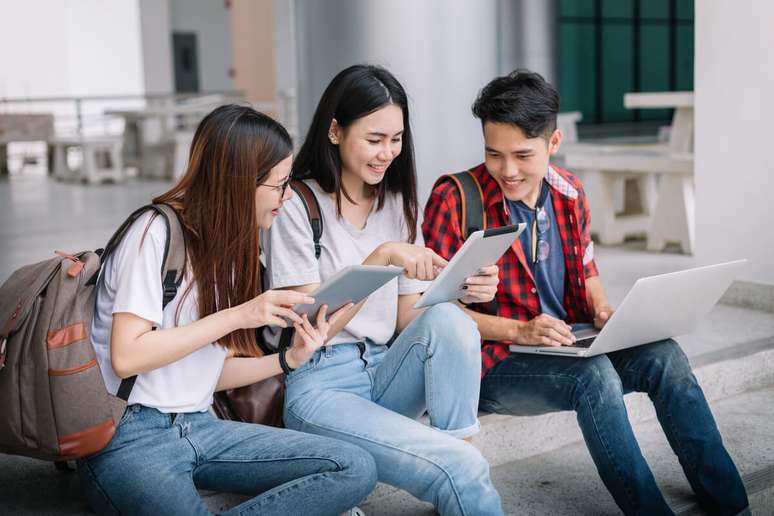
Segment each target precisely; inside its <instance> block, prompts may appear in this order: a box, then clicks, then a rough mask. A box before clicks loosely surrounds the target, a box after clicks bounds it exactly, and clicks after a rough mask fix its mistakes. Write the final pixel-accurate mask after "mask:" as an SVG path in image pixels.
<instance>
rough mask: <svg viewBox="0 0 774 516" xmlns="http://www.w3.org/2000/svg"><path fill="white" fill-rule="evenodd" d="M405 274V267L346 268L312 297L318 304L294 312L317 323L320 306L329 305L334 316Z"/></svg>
mask: <svg viewBox="0 0 774 516" xmlns="http://www.w3.org/2000/svg"><path fill="white" fill-rule="evenodd" d="M402 272H403V268H402V267H392V266H381V265H350V266H348V267H344V268H343V269H341V270H340V271H339V272H337V273H336V274H334V275H333V276H331V277H330V278H328V279H327V280H326V281H325V282H324V283H323V284H322V285H320V286H319V287H318V288H317V290H315V291H314V292H311V293H310V294H309V295H310V296H311V297H313V298H314V304H310V305H295V306H293V311H294V312H296V313H297V314H298V315H304V314H307V315H308V316H309V319H311V320H315V319H316V318H317V312H318V311H319V310H320V307H321V306H322V305H328V313H329V314H332V313H333V312H336V311H337V310H338V309H339V308H341V307H343V306H345V305H347V304H349V303H359V302H360V301H362V300H363V299H365V298H366V297H368V296H369V295H370V294H371V293H372V292H374V291H375V290H377V289H379V288H380V287H382V286H383V285H384V284H386V283H387V282H388V281H390V280H391V279H393V278H396V277H398V276H399V275H400V274H401V273H402Z"/></svg>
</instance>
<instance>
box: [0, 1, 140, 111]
mask: <svg viewBox="0 0 774 516" xmlns="http://www.w3.org/2000/svg"><path fill="white" fill-rule="evenodd" d="M0 13H2V14H0V56H2V65H0V97H19V96H31V97H33V96H34V97H40V96H64V95H109V94H139V93H142V91H143V79H142V58H141V55H140V52H139V50H140V31H139V9H138V4H137V0H116V1H112V2H109V3H108V2H104V1H101V0H29V1H24V2H18V1H15V0H0Z"/></svg>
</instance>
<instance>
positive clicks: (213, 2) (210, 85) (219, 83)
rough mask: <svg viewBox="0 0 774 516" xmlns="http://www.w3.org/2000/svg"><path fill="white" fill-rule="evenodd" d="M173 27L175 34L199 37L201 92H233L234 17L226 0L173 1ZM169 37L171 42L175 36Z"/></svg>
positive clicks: (171, 13)
mask: <svg viewBox="0 0 774 516" xmlns="http://www.w3.org/2000/svg"><path fill="white" fill-rule="evenodd" d="M170 24H171V30H172V31H174V32H195V33H196V34H197V38H196V39H197V41H196V43H197V45H198V55H199V89H200V90H201V91H203V92H207V91H231V90H233V89H234V81H233V79H232V78H231V77H229V69H230V68H231V66H232V63H233V61H234V59H233V44H232V41H231V18H230V17H229V12H228V9H227V8H226V7H225V4H224V2H223V0H171V4H170ZM169 38H170V41H171V38H172V35H171V34H170V36H169ZM173 73H174V72H173Z"/></svg>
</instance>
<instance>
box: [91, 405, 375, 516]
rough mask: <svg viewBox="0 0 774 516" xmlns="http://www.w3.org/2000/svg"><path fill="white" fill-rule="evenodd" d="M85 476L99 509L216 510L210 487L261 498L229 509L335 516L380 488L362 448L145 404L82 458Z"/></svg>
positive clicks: (100, 511)
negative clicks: (207, 499) (207, 498)
mask: <svg viewBox="0 0 774 516" xmlns="http://www.w3.org/2000/svg"><path fill="white" fill-rule="evenodd" d="M78 473H79V476H80V478H81V481H82V484H83V485H84V488H85V491H86V494H87V497H88V499H89V502H90V503H91V506H92V508H93V509H94V510H95V511H96V512H97V513H98V514H149V515H156V514H181V515H198V514H209V511H208V510H207V507H206V506H205V504H204V502H203V501H202V500H201V498H200V497H199V493H198V492H197V488H201V489H210V490H215V491H224V492H231V493H240V494H245V495H251V496H254V498H252V499H250V500H247V501H245V502H243V503H242V504H240V505H238V506H236V507H234V508H232V509H230V510H228V511H226V513H224V514H262V515H288V514H305V515H306V514H325V515H333V514H339V513H341V512H342V511H345V510H347V509H349V508H351V507H353V506H354V505H356V504H357V503H359V502H360V501H361V500H363V499H364V498H365V497H366V496H367V495H368V493H370V492H371V490H372V489H373V488H374V486H375V484H376V468H375V466H374V461H373V459H372V458H371V456H370V455H369V454H368V453H367V452H365V451H364V450H361V449H360V448H358V447H356V446H352V445H350V444H347V443H342V442H337V441H334V440H333V439H327V438H324V437H318V436H313V435H307V434H302V433H300V432H295V431H293V430H286V429H280V428H273V427H268V426H262V425H252V424H245V423H236V422H233V421H221V420H219V419H216V418H215V417H214V416H213V415H211V414H210V413H208V412H196V413H181V414H177V415H175V414H164V413H162V412H159V411H158V410H156V409H152V408H148V407H144V406H142V405H130V406H129V407H127V409H126V412H125V413H124V417H123V419H122V420H121V423H120V425H119V426H118V429H117V431H116V434H115V436H114V437H113V440H112V441H111V442H110V444H108V446H107V448H105V449H104V450H102V451H100V452H99V453H97V454H95V455H92V456H89V457H87V458H85V459H81V460H79V461H78Z"/></svg>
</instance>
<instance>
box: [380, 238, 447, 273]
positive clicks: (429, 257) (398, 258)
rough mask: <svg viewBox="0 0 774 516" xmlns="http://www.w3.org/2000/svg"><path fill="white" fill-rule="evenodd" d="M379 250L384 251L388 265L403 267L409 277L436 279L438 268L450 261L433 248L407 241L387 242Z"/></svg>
mask: <svg viewBox="0 0 774 516" xmlns="http://www.w3.org/2000/svg"><path fill="white" fill-rule="evenodd" d="M377 251H380V252H381V253H383V255H384V256H385V258H386V264H387V265H397V266H398V267H403V268H404V269H405V271H404V274H405V275H406V277H407V278H409V279H418V280H432V279H435V276H436V275H437V272H436V271H437V270H438V268H439V267H445V266H446V265H448V263H449V262H447V261H446V260H444V259H443V258H442V257H440V256H438V255H437V254H436V253H435V251H433V250H432V249H430V248H427V247H420V246H418V245H414V244H409V243H407V242H387V243H385V244H382V245H381V246H379V249H377Z"/></svg>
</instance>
